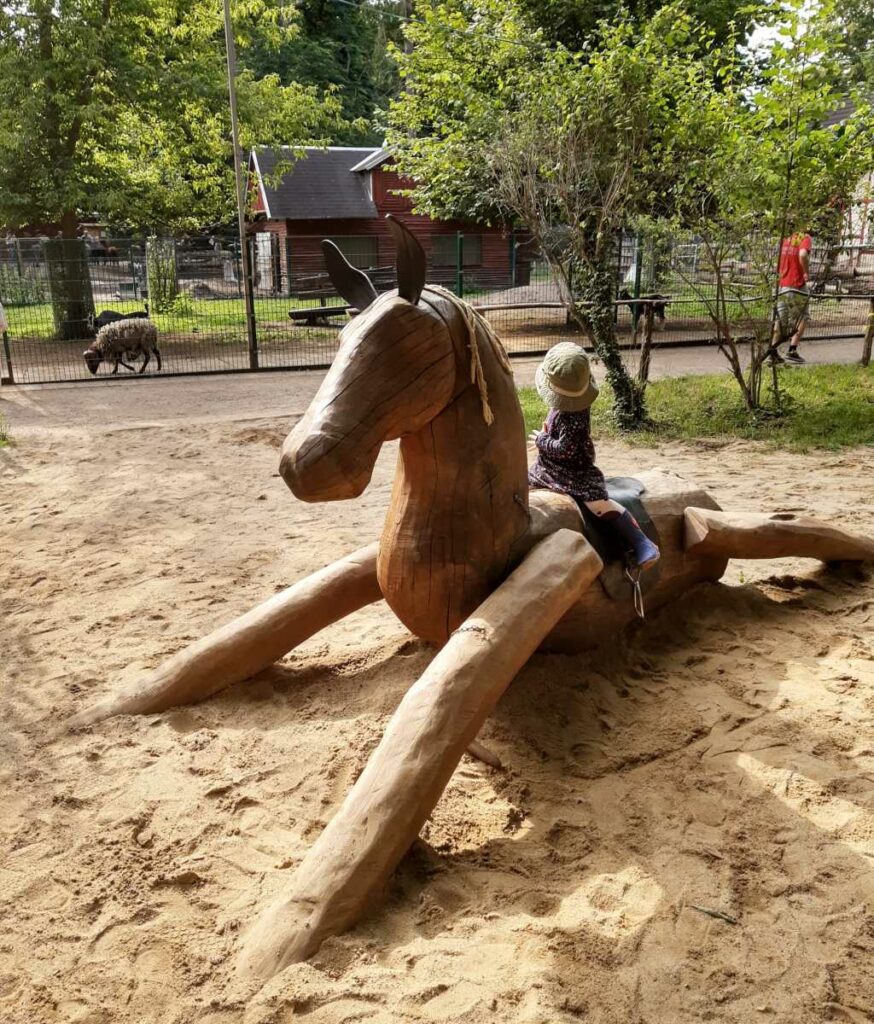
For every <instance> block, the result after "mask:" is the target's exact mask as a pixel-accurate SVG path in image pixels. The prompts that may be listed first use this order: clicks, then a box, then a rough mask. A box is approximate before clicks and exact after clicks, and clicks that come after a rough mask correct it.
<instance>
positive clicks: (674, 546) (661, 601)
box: [531, 470, 727, 654]
mask: <svg viewBox="0 0 874 1024" xmlns="http://www.w3.org/2000/svg"><path fill="white" fill-rule="evenodd" d="M634 475H635V476H636V477H637V479H638V480H640V481H641V482H642V483H643V484H644V486H645V487H646V491H645V493H644V494H643V495H642V501H643V504H644V506H645V507H646V510H647V512H648V513H649V515H650V518H651V519H652V521H653V524H654V525H655V527H656V529H657V530H658V532H659V545H660V548H661V559H660V561H659V578H658V580H657V582H656V583H655V585H654V586H653V588H652V589H651V590H650V591H649V592H648V593H647V595H646V601H645V604H646V611H647V613H648V614H649V613H651V612H654V611H655V610H656V609H658V608H661V607H662V606H663V605H665V604H667V603H668V602H670V601H673V600H675V599H676V598H677V597H679V596H680V595H681V594H683V593H684V592H685V591H687V590H688V589H689V588H690V587H694V586H696V585H697V584H699V583H703V582H705V581H712V580H718V579H719V578H720V577H721V576H722V574H723V573H724V572H725V567H726V565H727V559H726V558H724V557H722V556H720V555H718V554H709V553H706V552H702V553H700V554H698V553H695V552H689V551H686V549H685V540H684V530H685V518H684V513H685V510H686V508H687V506H689V505H697V506H699V507H701V508H707V509H718V507H719V506H718V505H717V504H716V502H715V501H714V499H713V498H712V497H711V496H710V495H709V494H707V493H706V492H705V491H703V490H701V488H700V487H698V486H697V485H696V484H694V483H691V482H689V481H687V480H684V479H683V478H682V477H679V476H676V475H674V474H673V473H667V472H664V471H662V470H650V471H647V472H644V473H636V474H634ZM531 508H532V515H534V511H535V510H536V515H537V519H538V520H541V521H540V522H539V525H538V529H539V530H541V531H542V530H547V529H548V528H549V523H550V520H552V519H553V517H559V516H560V517H561V518H560V519H558V518H556V522H557V523H558V522H561V523H562V525H564V524H565V523H566V522H567V517H568V516H569V515H570V514H571V513H572V512H574V511H576V503H575V502H574V501H573V500H572V499H571V498H567V497H564V496H562V495H553V494H550V493H549V492H546V491H532V492H531ZM577 517H578V519H580V526H579V527H578V528H579V529H582V522H581V517H580V516H579V512H577ZM535 521H537V520H535ZM606 571H608V572H609V571H613V572H620V571H621V570H620V569H619V567H618V566H617V567H608V569H607V570H606ZM637 621H638V619H637V615H636V613H635V610H634V604H633V601H632V594H631V587H630V585H629V587H628V590H627V598H626V599H624V600H614V599H613V598H611V597H610V596H608V594H607V592H606V590H605V589H604V588H603V587H601V586H597V587H591V588H590V589H589V590H588V591H587V592H586V593H585V594H583V596H582V597H581V598H580V600H579V601H578V602H577V604H575V605H574V606H573V607H572V608H571V609H570V610H569V611H568V613H567V614H566V615H565V616H564V617H563V618H562V619H561V621H560V622H558V623H557V624H556V627H555V629H553V630H552V632H551V633H550V634H549V636H548V637H546V638H545V640H544V642H543V644H542V645H541V650H544V651H560V652H562V653H567V654H573V653H577V652H581V651H587V650H593V649H594V648H596V647H600V646H602V645H603V644H615V643H618V642H619V638H620V637H621V634H622V631H623V630H624V629H625V628H626V627H628V626H629V625H631V624H632V623H636V622H637Z"/></svg>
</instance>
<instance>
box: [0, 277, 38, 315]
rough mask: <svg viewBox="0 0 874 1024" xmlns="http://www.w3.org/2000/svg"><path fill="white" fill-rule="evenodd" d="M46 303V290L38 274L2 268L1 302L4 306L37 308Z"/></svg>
mask: <svg viewBox="0 0 874 1024" xmlns="http://www.w3.org/2000/svg"><path fill="white" fill-rule="evenodd" d="M45 301H46V288H45V284H44V282H43V281H42V279H41V278H40V277H39V275H38V273H37V272H36V271H33V270H24V271H23V272H22V273H19V272H18V270H17V269H16V268H15V267H0V302H2V303H3V305H4V306H36V305H39V303H41V302H45Z"/></svg>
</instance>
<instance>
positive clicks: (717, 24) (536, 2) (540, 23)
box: [520, 0, 765, 50]
mask: <svg viewBox="0 0 874 1024" xmlns="http://www.w3.org/2000/svg"><path fill="white" fill-rule="evenodd" d="M520 5H521V8H522V10H523V11H524V12H525V14H526V15H527V17H528V18H529V20H530V21H531V23H532V24H533V25H536V26H537V27H539V28H541V29H542V30H543V32H544V34H545V36H546V38H547V39H549V40H551V41H553V42H557V43H561V44H562V45H563V46H566V47H567V48H568V49H569V50H583V49H585V48H586V46H588V45H589V44H590V43H591V41H592V39H593V37H594V36H596V35H597V32H598V27H599V25H600V24H601V23H602V22H615V21H617V20H619V19H621V18H622V17H623V16H628V17H630V20H631V21H632V22H633V23H634V24H635V25H639V26H640V25H644V24H645V23H646V22H647V21H648V20H649V19H650V18H651V17H652V16H653V15H654V14H656V12H657V11H658V10H659V8H660V7H662V0H628V2H625V0H592V2H587V3H581V2H580V0H520ZM688 9H689V13H690V14H692V15H693V17H695V19H696V20H697V21H698V22H700V24H701V25H703V26H704V27H705V28H706V29H708V30H709V31H710V32H711V33H712V35H713V38H714V39H715V40H716V41H717V42H718V43H722V42H726V41H728V40H729V39H731V38H735V37H738V36H741V37H742V36H745V35H746V33H747V32H748V31H749V30H750V28H751V27H752V25H753V22H754V20H755V19H756V18H757V17H758V16H759V15H760V14H761V13H762V12H763V11H764V9H765V5H764V4H762V3H758V4H756V3H748V2H746V0H696V2H694V3H690V4H689V7H688Z"/></svg>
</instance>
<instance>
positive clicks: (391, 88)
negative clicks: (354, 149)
mask: <svg viewBox="0 0 874 1024" xmlns="http://www.w3.org/2000/svg"><path fill="white" fill-rule="evenodd" d="M404 7H405V5H404V4H403V3H402V2H399V0H375V2H367V0H354V2H351V3H349V2H340V0H308V2H305V3H302V4H301V5H300V6H299V8H298V11H299V20H298V23H297V27H298V31H297V32H296V33H295V34H294V35H287V36H286V37H285V38H284V39H283V40H282V42H281V43H280V45H279V46H272V45H268V44H266V43H264V42H257V43H256V44H255V45H254V46H253V47H252V49H251V51H250V52H249V53H248V54H247V56H246V64H247V66H248V67H249V68H251V69H252V70H253V71H255V72H256V73H257V74H259V75H266V74H275V75H277V76H278V78H279V80H280V81H281V82H282V83H283V84H286V83H290V82H295V81H297V82H306V83H308V84H309V85H310V86H313V87H315V88H316V89H318V90H320V91H322V92H328V93H330V94H332V95H333V96H334V97H335V98H336V99H337V100H339V102H340V103H341V104H342V115H343V123H342V124H340V125H339V126H338V127H337V128H336V129H335V130H334V131H333V132H332V133H331V141H332V142H334V143H341V144H342V143H346V144H352V145H361V144H374V145H379V144H380V143H381V142H382V135H381V133H379V132H378V131H377V130H376V129H375V127H374V125H373V123H372V118H373V116H374V112H375V111H378V110H381V109H382V108H384V107H385V106H387V104H388V101H389V99H390V98H391V97H393V96H394V95H395V94H396V93H397V90H398V84H399V82H398V75H397V68H396V67H395V63H394V61H393V59H392V58H391V56H390V54H389V52H388V44H389V42H393V43H399V42H400V41H401V25H402V18H403V13H404Z"/></svg>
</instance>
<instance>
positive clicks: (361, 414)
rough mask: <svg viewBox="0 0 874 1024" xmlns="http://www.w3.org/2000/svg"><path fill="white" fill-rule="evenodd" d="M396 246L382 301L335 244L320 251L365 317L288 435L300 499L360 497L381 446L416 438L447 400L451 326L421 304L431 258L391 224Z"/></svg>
mask: <svg viewBox="0 0 874 1024" xmlns="http://www.w3.org/2000/svg"><path fill="white" fill-rule="evenodd" d="M388 224H389V228H390V230H391V232H392V235H393V236H394V240H395V243H396V245H397V275H398V287H397V290H395V291H391V292H387V293H385V294H383V295H380V296H377V293H376V289H375V288H374V287H373V284H372V283H371V282H370V281H369V280H368V278H367V275H366V274H364V273H363V271H361V270H357V269H355V268H354V267H352V266H351V265H350V264H349V263H348V262H347V261H346V259H345V258H344V256H343V255H342V254H341V252H340V251H339V249H337V247H336V246H335V245H333V244H332V243H331V242H328V241H325V242H323V243H322V247H323V250H324V253H325V262H326V265H327V268H328V272H329V274H330V276H331V280H332V281H333V283H334V286H335V287H336V289H337V291H338V292H339V293H340V295H342V296H343V298H345V299H346V301H347V302H349V304H350V305H351V306H353V307H355V308H356V309H357V310H358V311H359V312H358V315H357V316H355V317H353V319H352V320H350V322H349V323H348V324H347V325H346V326H345V327H344V328H343V330H342V332H341V334H340V344H339V348H338V350H337V355H336V358H335V359H334V362H333V364H332V366H331V369H330V370H329V371H328V374H327V375H326V377H325V379H324V381H323V382H322V386H321V387H320V388H319V390H318V392H317V394H316V396H315V398H314V399H313V401H312V402H311V404H310V407H309V409H308V410H307V412H306V413H305V415H304V416H303V418H302V419H301V420H300V422H299V423H298V424H297V426H296V427H295V428H294V430H292V432H291V433H290V434H289V435H288V437H287V439H286V441H285V444H284V445H283V449H282V458H281V461H280V466H279V470H280V473H281V475H282V478H283V479H284V480H285V482H286V483H287V484H288V486H289V487H290V488H291V490H292V491H293V492H294V494H295V495H296V497H298V498H300V499H302V500H303V501H334V500H337V499H342V498H355V497H358V496H359V495H360V494H361V493H362V492H363V491H364V489H365V488H366V487H367V485H368V483H369V482H370V478H371V475H372V473H373V467H374V464H375V462H376V458H377V455H378V454H379V450H380V448H381V446H382V445H383V443H384V442H386V441H391V440H394V439H396V438H399V437H401V436H402V435H404V434H410V433H415V432H416V431H419V430H421V429H422V428H423V427H424V426H425V425H426V424H427V423H429V422H430V421H431V420H432V419H433V418H434V417H435V416H437V415H438V414H439V413H440V412H441V410H443V409H444V408H445V407H446V405H447V404H448V403H449V402H450V401H451V399H452V398H453V395H454V393H455V388H456V376H457V374H456V358H455V346H454V343H453V338H452V334H451V332H450V329H449V327H448V326H447V323H446V321H445V320H444V318H443V317H441V316H440V314H439V313H438V312H437V311H436V310H435V309H434V308H433V306H432V305H429V304H427V303H425V302H420V301H419V300H420V297H421V294H422V289H423V288H424V286H425V253H424V252H423V250H422V247H421V245H419V243H418V242H417V241H416V239H415V238H414V237H413V235H412V234H410V232H409V231H408V230H407V229H406V228H405V227H404V226H403V225H402V224H400V223H399V222H398V221H396V220H393V219H392V218H391V217H389V218H388Z"/></svg>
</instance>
